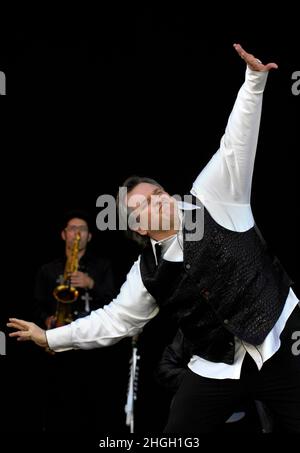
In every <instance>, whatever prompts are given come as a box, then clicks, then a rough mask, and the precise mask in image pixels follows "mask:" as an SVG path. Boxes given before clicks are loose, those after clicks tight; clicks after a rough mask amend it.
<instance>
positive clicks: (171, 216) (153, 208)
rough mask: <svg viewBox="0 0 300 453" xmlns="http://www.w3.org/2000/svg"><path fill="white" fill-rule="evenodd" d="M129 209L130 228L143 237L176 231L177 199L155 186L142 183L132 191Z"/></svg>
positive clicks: (128, 198)
mask: <svg viewBox="0 0 300 453" xmlns="http://www.w3.org/2000/svg"><path fill="white" fill-rule="evenodd" d="M127 207H128V210H129V212H130V215H129V227H130V228H131V229H133V230H134V231H137V232H138V233H140V234H141V235H146V234H147V233H148V232H149V233H150V236H151V232H157V231H170V230H174V228H176V226H177V225H178V223H177V220H178V217H177V216H178V214H177V209H176V200H175V198H173V197H171V196H170V195H169V194H168V193H167V192H165V191H164V190H163V189H161V188H160V187H157V186H156V185H154V184H149V183H145V182H142V183H140V184H138V185H137V186H136V187H135V188H134V189H132V190H131V191H130V192H129V193H128V195H127ZM177 228H178V227H177Z"/></svg>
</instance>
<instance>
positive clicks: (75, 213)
mask: <svg viewBox="0 0 300 453" xmlns="http://www.w3.org/2000/svg"><path fill="white" fill-rule="evenodd" d="M75 218H76V219H81V220H84V221H85V222H86V224H87V226H88V229H89V231H91V229H92V221H91V216H90V214H89V213H88V212H87V211H85V210H83V209H72V210H70V211H67V212H65V214H64V215H63V219H62V223H61V226H62V228H61V229H62V230H63V229H64V228H66V226H67V225H68V223H69V221H70V220H71V219H75Z"/></svg>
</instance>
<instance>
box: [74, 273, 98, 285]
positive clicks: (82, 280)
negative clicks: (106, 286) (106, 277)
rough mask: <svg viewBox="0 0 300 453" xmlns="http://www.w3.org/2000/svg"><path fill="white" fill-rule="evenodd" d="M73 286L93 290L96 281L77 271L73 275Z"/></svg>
mask: <svg viewBox="0 0 300 453" xmlns="http://www.w3.org/2000/svg"><path fill="white" fill-rule="evenodd" d="M71 284H72V286H75V287H76V288H85V289H92V288H93V287H94V280H93V279H92V278H91V277H90V276H89V275H88V274H85V273H84V272H80V271H76V272H73V273H72V274H71Z"/></svg>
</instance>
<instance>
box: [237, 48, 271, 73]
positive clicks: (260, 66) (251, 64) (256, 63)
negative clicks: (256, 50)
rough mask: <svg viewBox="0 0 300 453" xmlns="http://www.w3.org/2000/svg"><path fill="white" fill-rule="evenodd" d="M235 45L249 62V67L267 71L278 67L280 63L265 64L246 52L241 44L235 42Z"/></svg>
mask: <svg viewBox="0 0 300 453" xmlns="http://www.w3.org/2000/svg"><path fill="white" fill-rule="evenodd" d="M233 47H234V48H235V50H236V51H237V53H238V54H239V56H240V57H241V58H243V60H245V62H246V63H247V65H248V66H249V68H250V69H252V71H260V72H266V71H270V69H277V68H278V65H277V64H276V63H268V64H263V63H262V62H261V61H260V60H258V59H257V58H256V57H255V56H254V55H252V54H251V53H248V52H246V51H245V50H244V49H243V48H242V46H241V45H240V44H233Z"/></svg>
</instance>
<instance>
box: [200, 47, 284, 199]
mask: <svg viewBox="0 0 300 453" xmlns="http://www.w3.org/2000/svg"><path fill="white" fill-rule="evenodd" d="M234 48H235V50H236V52H237V53H238V55H240V57H241V58H242V59H243V60H244V61H245V63H246V64H247V69H246V79H245V82H244V84H243V86H242V87H241V89H240V90H239V93H238V96H237V99H236V101H235V104H234V107H233V110H232V112H231V115H230V117H229V120H228V124H227V127H226V130H225V133H224V135H223V137H222V139H221V143H220V148H219V150H218V151H217V153H216V154H215V155H214V156H213V158H212V159H211V160H210V162H209V163H208V164H207V166H206V167H205V168H204V170H203V171H202V172H201V173H200V175H199V176H198V178H197V180H196V181H195V183H194V185H193V189H192V192H193V193H194V194H195V195H196V196H198V197H199V198H200V199H201V198H202V199H203V200H202V201H203V202H204V204H205V200H206V201H207V200H208V201H209V202H217V203H228V204H230V203H233V204H239V203H241V204H246V203H250V195H251V182H252V174H253V166H254V159H255V153H256V146H257V140H258V133H259V125H260V118H261V107H262V99H263V91H264V87H265V84H266V80H267V74H268V71H269V70H270V69H272V68H277V65H276V64H275V63H268V64H266V65H264V64H263V63H261V62H260V61H259V60H257V59H256V58H255V57H254V56H253V55H252V54H249V53H248V52H246V51H245V50H244V49H243V48H242V47H241V46H240V45H239V44H234Z"/></svg>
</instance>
